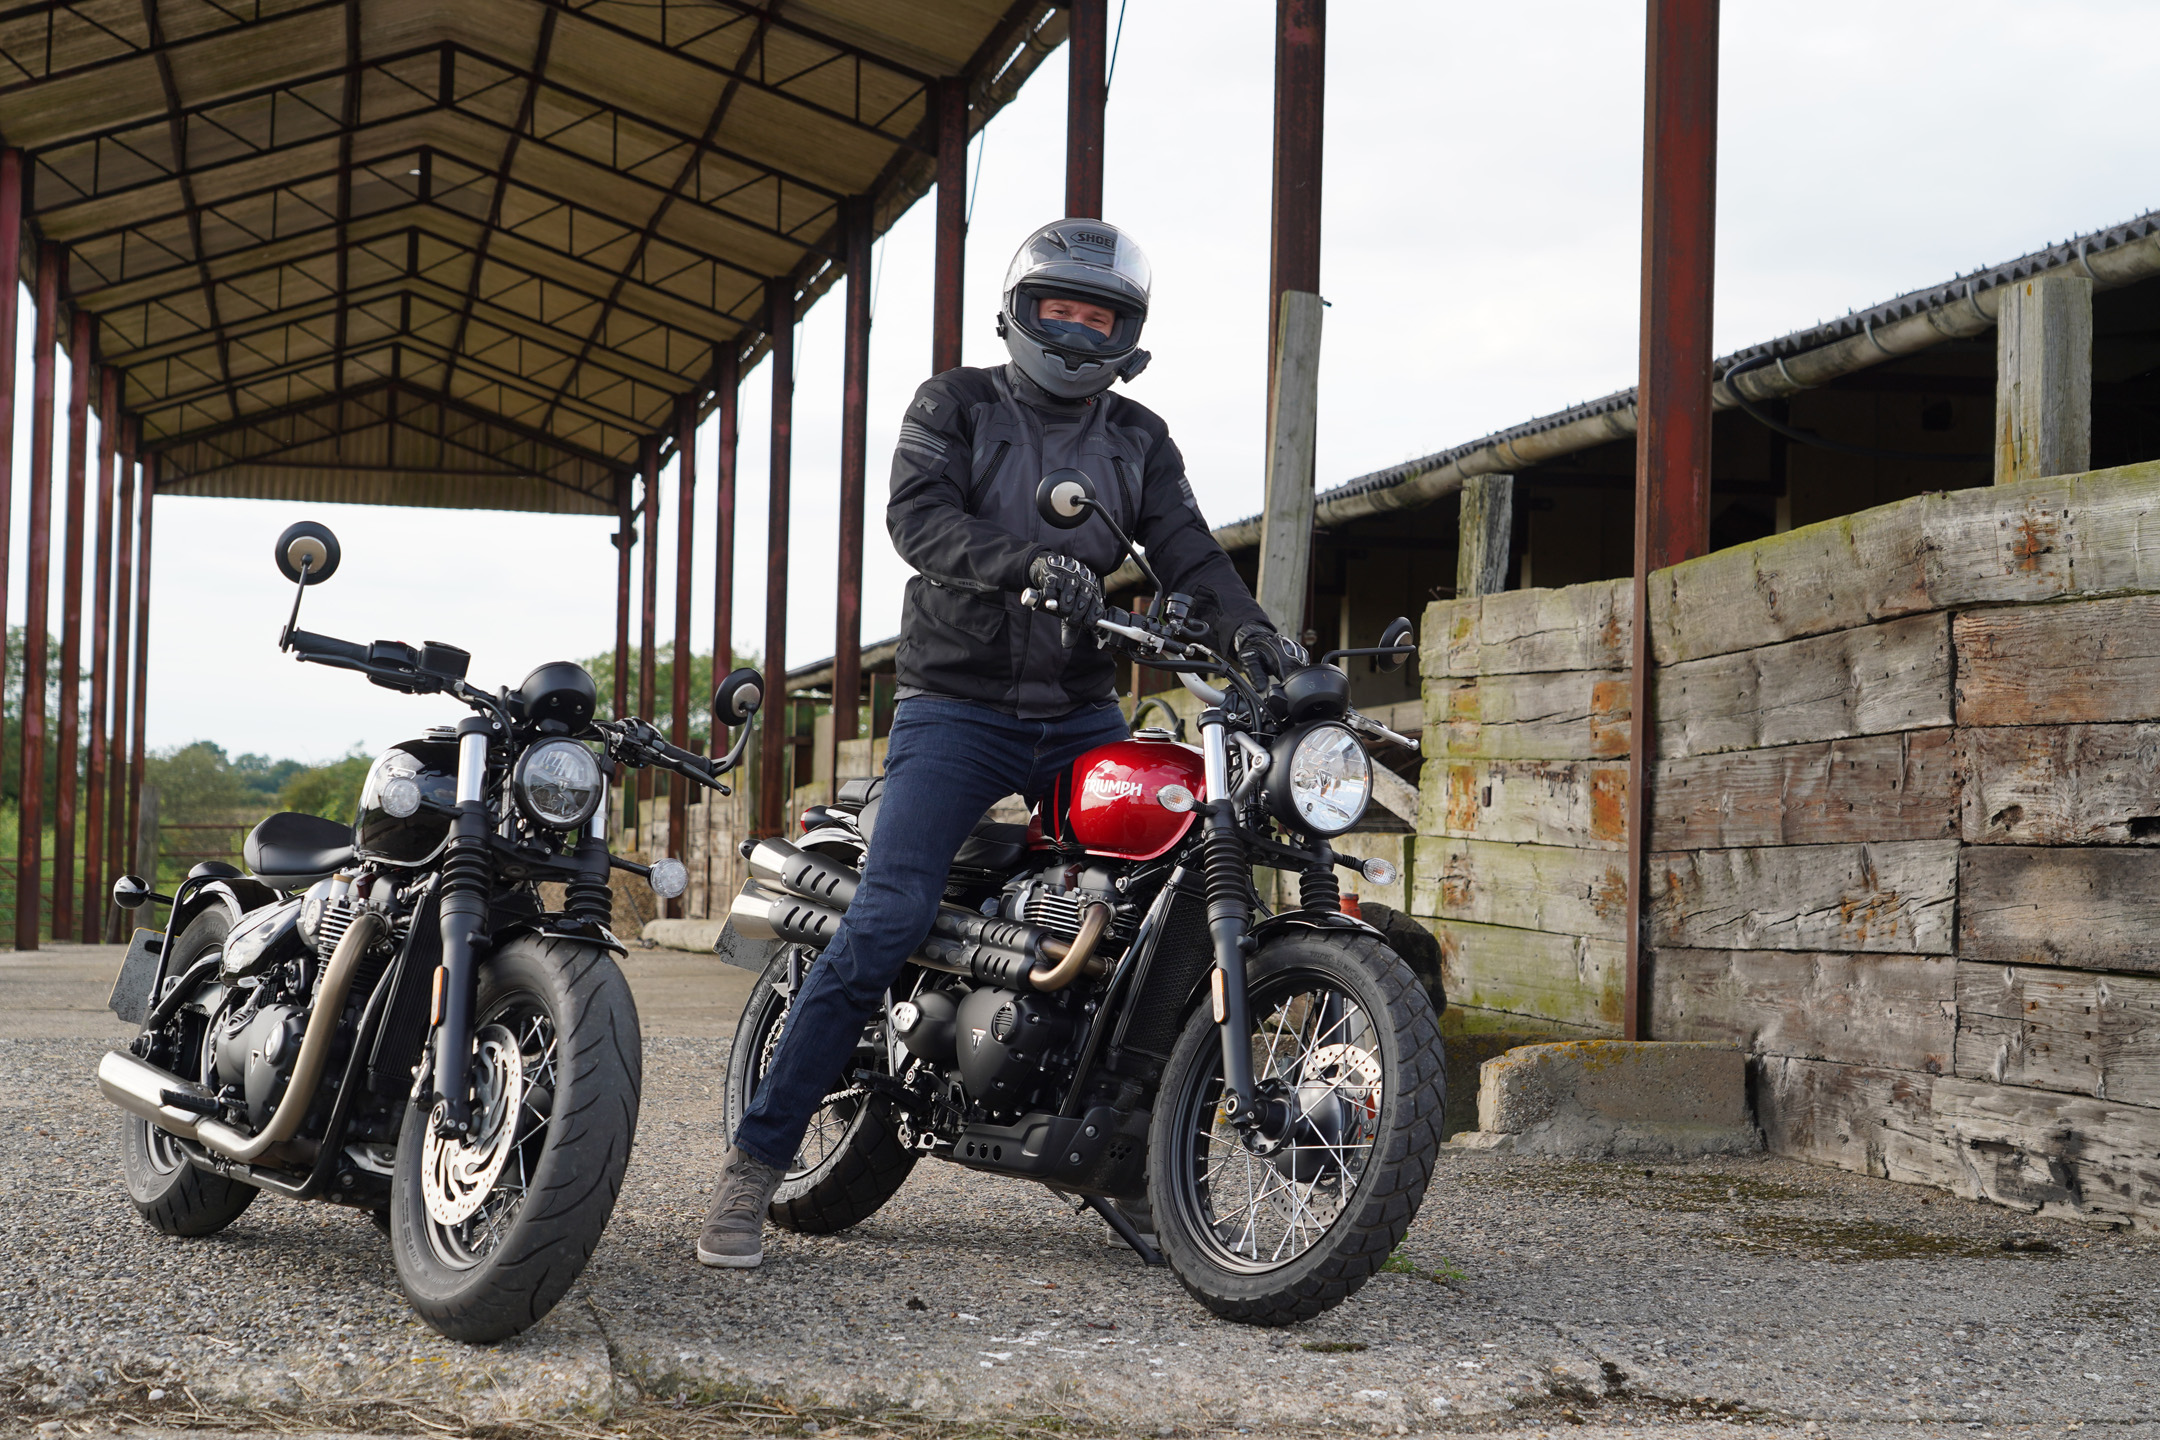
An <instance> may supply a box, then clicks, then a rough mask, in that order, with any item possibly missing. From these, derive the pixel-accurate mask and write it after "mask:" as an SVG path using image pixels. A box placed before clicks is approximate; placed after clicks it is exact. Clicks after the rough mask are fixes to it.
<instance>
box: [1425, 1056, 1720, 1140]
mask: <svg viewBox="0 0 2160 1440" xmlns="http://www.w3.org/2000/svg"><path fill="white" fill-rule="evenodd" d="M1448 1143H1449V1144H1451V1145H1456V1146H1460V1147H1462V1148H1465V1149H1475V1150H1496V1151H1503V1152H1507V1153H1512V1154H1518V1155H1565V1156H1570V1157H1574V1158H1582V1159H1604V1158H1610V1157H1616V1156H1629V1157H1654V1158H1659V1159H1689V1158H1692V1157H1694V1156H1699V1155H1741V1154H1748V1153H1752V1152H1754V1151H1757V1150H1760V1149H1762V1146H1763V1142H1762V1132H1761V1131H1759V1130H1757V1129H1756V1127H1755V1120H1754V1117H1753V1116H1752V1115H1751V1114H1750V1113H1749V1110H1748V1100H1747V1057H1746V1056H1745V1055H1744V1054H1743V1053H1742V1052H1741V1051H1740V1050H1739V1049H1737V1048H1735V1047H1733V1046H1729V1045H1716V1044H1707V1043H1696V1042H1691V1041H1689V1042H1662V1043H1653V1042H1643V1041H1626V1040H1571V1041H1566V1042H1563V1043H1561V1044H1556V1045H1524V1046H1520V1047H1518V1048H1516V1049H1513V1050H1510V1051H1508V1052H1507V1053H1505V1054H1503V1055H1500V1056H1497V1057H1495V1058H1494V1059H1491V1060H1488V1061H1486V1062H1485V1064H1484V1065H1483V1066H1482V1067H1481V1068H1480V1070H1479V1072H1478V1128H1477V1129H1476V1130H1475V1131H1469V1132H1465V1133H1464V1134H1461V1135H1457V1136H1455V1137H1454V1138H1453V1139H1451V1140H1450V1141H1449V1142H1448Z"/></svg>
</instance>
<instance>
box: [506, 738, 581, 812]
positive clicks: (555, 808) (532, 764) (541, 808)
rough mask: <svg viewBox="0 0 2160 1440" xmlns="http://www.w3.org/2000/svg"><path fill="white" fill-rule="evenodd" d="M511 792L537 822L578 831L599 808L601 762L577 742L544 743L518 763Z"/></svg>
mask: <svg viewBox="0 0 2160 1440" xmlns="http://www.w3.org/2000/svg"><path fill="white" fill-rule="evenodd" d="M510 789H511V793H512V794H514V795H515V796H516V797H517V802H518V808H519V809H521V810H523V811H524V812H525V814H526V815H527V816H528V817H530V818H531V819H533V820H534V821H536V822H538V823H539V824H542V825H547V826H552V827H553V828H555V829H557V830H575V829H576V828H577V827H578V826H580V825H582V824H584V823H585V822H586V821H587V820H590V819H592V815H593V811H595V810H597V809H599V808H600V792H601V776H600V762H599V761H598V760H595V759H594V758H593V753H592V751H591V750H589V749H587V748H586V747H585V746H584V745H582V744H580V743H578V742H577V741H575V740H543V741H541V742H540V743H539V744H537V745H535V746H533V747H532V748H531V749H530V750H527V751H526V752H525V754H524V756H523V757H522V758H521V759H519V761H518V764H517V773H516V774H515V775H514V776H512V777H511V786H510Z"/></svg>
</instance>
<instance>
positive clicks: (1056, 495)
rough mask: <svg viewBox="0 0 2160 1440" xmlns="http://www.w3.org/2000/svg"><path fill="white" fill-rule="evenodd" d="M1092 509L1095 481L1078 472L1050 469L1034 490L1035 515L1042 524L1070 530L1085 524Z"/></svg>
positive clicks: (1093, 506)
mask: <svg viewBox="0 0 2160 1440" xmlns="http://www.w3.org/2000/svg"><path fill="white" fill-rule="evenodd" d="M1094 508H1095V482H1094V481H1092V480H1090V479H1088V477H1087V476H1086V475H1085V474H1083V473H1081V472H1080V471H1078V470H1072V469H1065V470H1053V471H1051V472H1050V473H1049V474H1048V475H1045V476H1043V478H1042V484H1040V485H1038V486H1036V487H1035V513H1036V514H1038V515H1040V516H1042V518H1043V523H1044V524H1045V525H1048V526H1051V527H1052V528H1054V529H1058V530H1071V529H1074V528H1076V527H1078V526H1080V525H1084V524H1086V523H1087V517H1088V511H1090V510H1092V509H1094Z"/></svg>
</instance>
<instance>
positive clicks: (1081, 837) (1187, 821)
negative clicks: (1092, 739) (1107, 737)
mask: <svg viewBox="0 0 2160 1440" xmlns="http://www.w3.org/2000/svg"><path fill="white" fill-rule="evenodd" d="M1203 774H1204V772H1203V770H1202V768H1201V764H1200V752H1199V751H1198V750H1195V749H1194V748H1192V747H1191V746H1190V745H1177V744H1173V743H1172V742H1170V741H1168V740H1117V741H1113V742H1112V743H1110V744H1108V745H1104V746H1101V747H1099V748H1097V749H1094V750H1090V751H1088V753H1087V754H1085V755H1083V756H1081V757H1080V758H1079V759H1078V760H1075V761H1074V762H1073V768H1072V799H1071V808H1070V812H1069V814H1068V816H1067V819H1068V822H1069V824H1070V825H1071V827H1072V836H1073V838H1074V839H1075V840H1078V841H1079V842H1080V844H1081V846H1082V848H1084V849H1085V850H1087V852H1088V853H1089V854H1091V855H1108V856H1113V857H1115V858H1117V859H1119V860H1152V859H1154V858H1155V857H1156V856H1157V855H1160V854H1162V853H1163V852H1164V851H1165V850H1168V849H1169V848H1170V847H1171V846H1173V845H1175V844H1177V842H1178V841H1179V840H1180V839H1182V838H1183V837H1184V834H1185V831H1186V829H1187V828H1188V827H1189V826H1190V825H1191V824H1192V821H1193V806H1194V805H1195V804H1197V803H1198V802H1200V801H1202V800H1205V799H1206V798H1207V796H1206V794H1205V793H1204V790H1205V785H1204V782H1203V780H1202V775H1203ZM1166 792H1167V793H1166Z"/></svg>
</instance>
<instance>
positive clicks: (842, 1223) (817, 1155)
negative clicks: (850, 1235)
mask: <svg viewBox="0 0 2160 1440" xmlns="http://www.w3.org/2000/svg"><path fill="white" fill-rule="evenodd" d="M815 963H816V961H815V960H814V959H811V958H810V957H807V956H806V957H804V964H803V974H804V975H805V976H807V975H808V974H809V973H810V966H811V965H813V964H815ZM787 973H788V951H787V950H786V949H785V948H783V949H782V950H781V951H780V952H779V953H778V954H777V955H776V956H774V958H773V960H772V963H771V964H769V965H767V966H766V967H765V973H764V974H762V975H760V976H759V977H758V983H757V989H756V990H754V991H753V992H751V996H750V999H749V1001H748V1003H746V1004H745V1005H744V1006H743V1012H742V1018H741V1019H740V1020H738V1021H737V1022H736V1024H735V1044H734V1047H733V1048H732V1049H731V1050H730V1051H729V1052H728V1076H727V1104H726V1106H725V1107H724V1111H725V1115H726V1121H727V1133H728V1137H729V1138H730V1140H732V1139H733V1137H734V1134H735V1127H736V1126H738V1125H740V1124H741V1123H742V1118H743V1113H744V1112H745V1111H746V1110H748V1109H749V1108H750V1097H751V1096H753V1095H755V1094H756V1093H757V1088H758V1086H759V1085H761V1084H763V1083H764V1081H765V1075H766V1072H767V1071H768V1070H770V1069H771V1068H772V1060H773V1055H774V1054H775V1053H776V1052H777V1051H778V1050H779V1048H780V1036H781V1033H782V1032H783V1031H784V1030H785V1029H786V1026H787V1017H788V1006H789V997H788V996H787V994H786V993H785V991H786V989H787ZM883 1035H884V1027H883V1024H882V1022H881V1021H876V1020H873V1021H872V1022H871V1023H870V1024H869V1025H868V1026H866V1027H864V1030H863V1044H862V1045H861V1047H859V1048H858V1049H857V1051H856V1060H855V1062H854V1063H853V1064H852V1065H851V1066H850V1071H851V1073H852V1071H853V1070H856V1069H862V1068H866V1067H867V1068H870V1069H874V1070H877V1071H879V1072H884V1071H886V1070H888V1069H890V1066H889V1065H888V1064H887V1062H886V1056H885V1050H884V1045H883ZM914 1168H915V1152H914V1151H912V1150H909V1149H907V1148H906V1147H905V1146H903V1145H902V1144H901V1143H900V1135H899V1127H898V1125H897V1124H895V1123H894V1119H893V1117H892V1115H891V1114H890V1113H889V1109H888V1106H887V1104H886V1102H884V1101H881V1100H879V1099H877V1098H876V1097H874V1096H871V1095H868V1094H866V1093H864V1091H863V1088H862V1087H861V1086H860V1085H857V1084H854V1083H853V1082H852V1081H850V1082H848V1083H845V1084H843V1085H842V1086H841V1087H840V1088H839V1089H837V1090H834V1091H833V1092H832V1093H831V1094H829V1095H827V1096H826V1097H825V1099H824V1101H823V1103H821V1104H820V1105H819V1106H818V1109H817V1113H816V1114H814V1115H812V1116H811V1117H810V1128H809V1129H807V1130H805V1131H804V1132H803V1141H802V1148H801V1149H799V1150H797V1151H796V1152H795V1163H794V1164H793V1165H791V1166H789V1167H788V1172H787V1176H786V1178H785V1179H783V1180H782V1181H781V1182H780V1188H779V1189H778V1190H776V1191H775V1192H773V1203H772V1208H771V1209H770V1210H768V1211H767V1212H766V1215H767V1218H769V1219H770V1220H771V1221H772V1222H773V1223H774V1224H776V1225H779V1226H782V1227H784V1228H786V1229H789V1230H794V1231H798V1232H800V1233H802V1234H805V1235H830V1234H832V1233H833V1232H835V1231H838V1230H845V1229H847V1228H848V1227H849V1226H850V1225H854V1224H857V1223H859V1222H861V1221H863V1220H867V1219H869V1218H870V1217H871V1216H872V1215H874V1214H876V1213H877V1212H878V1210H879V1209H880V1208H881V1207H883V1205H884V1204H885V1202H886V1201H888V1200H890V1199H892V1197H893V1196H894V1195H895V1194H896V1193H898V1191H899V1189H900V1186H901V1184H902V1183H903V1182H905V1181H906V1179H907V1177H908V1172H909V1171H911V1170H913V1169H914Z"/></svg>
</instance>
